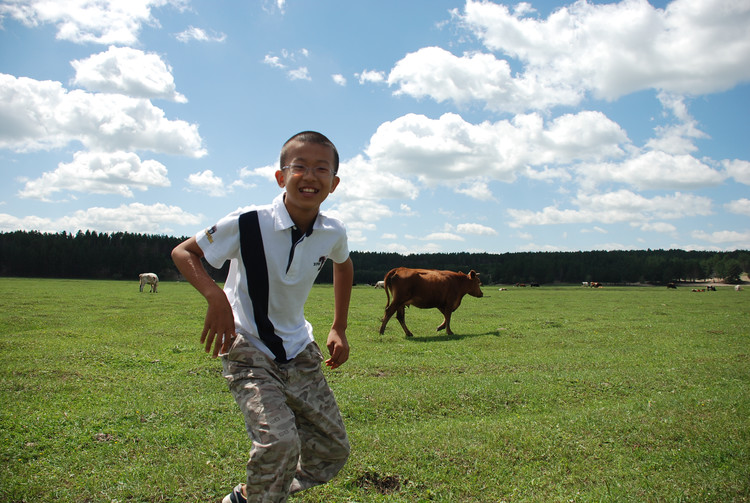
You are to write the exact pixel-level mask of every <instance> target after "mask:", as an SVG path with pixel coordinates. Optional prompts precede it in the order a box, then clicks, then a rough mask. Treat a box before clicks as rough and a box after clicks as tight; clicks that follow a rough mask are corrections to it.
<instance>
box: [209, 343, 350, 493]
mask: <svg viewBox="0 0 750 503" xmlns="http://www.w3.org/2000/svg"><path fill="white" fill-rule="evenodd" d="M237 337H238V340H237V341H235V343H234V345H233V346H232V349H231V350H230V351H229V353H228V354H227V355H225V356H223V357H222V361H223V365H224V377H225V378H226V379H227V381H228V383H229V389H230V390H231V392H232V394H233V395H234V399H235V400H236V401H237V404H238V405H239V407H240V410H241V411H242V413H243V415H244V416H245V425H246V427H247V433H248V436H249V437H250V439H251V440H252V442H253V445H252V448H251V450H250V459H249V460H248V462H247V500H248V503H250V502H263V503H267V502H284V501H286V499H287V497H288V496H289V494H292V493H295V492H297V491H302V490H304V489H308V488H310V487H313V486H316V485H319V484H324V483H326V482H328V481H329V480H331V479H332V478H333V477H334V476H335V475H336V474H337V473H338V472H339V470H341V468H342V467H343V466H344V464H345V463H346V459H347V458H348V456H349V440H348V439H347V435H346V430H345V429H344V422H343V420H342V418H341V413H340V412H339V408H338V405H337V404H336V400H335V398H334V396H333V392H332V391H331V389H330V388H329V387H328V383H327V382H326V380H325V377H324V376H323V372H321V362H322V361H323V355H322V354H321V352H320V348H318V345H317V344H315V343H314V342H312V343H310V344H309V345H308V346H307V348H305V350H304V351H302V353H300V354H299V355H298V356H297V357H296V358H294V359H293V360H292V361H290V362H289V363H286V364H278V363H276V362H275V361H273V360H271V359H270V358H268V356H266V355H265V354H264V353H262V352H261V351H259V350H257V349H256V348H255V347H253V345H252V344H251V343H249V342H247V341H246V340H245V339H244V338H243V337H242V336H241V335H238V336H237Z"/></svg>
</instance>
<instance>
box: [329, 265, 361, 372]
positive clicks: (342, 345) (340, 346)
mask: <svg viewBox="0 0 750 503" xmlns="http://www.w3.org/2000/svg"><path fill="white" fill-rule="evenodd" d="M353 282H354V265H353V264H352V259H351V258H348V259H346V261H345V262H342V263H340V264H337V263H335V262H334V264H333V298H334V313H333V325H332V326H331V331H330V332H329V333H328V341H327V342H326V346H327V347H328V352H329V353H330V355H331V357H330V358H329V359H328V360H326V365H328V366H329V367H331V368H332V369H335V368H336V367H338V366H340V365H342V364H343V363H344V362H346V360H348V359H349V342H348V341H347V340H346V325H347V323H348V321H347V320H348V318H349V300H350V299H351V296H352V283H353Z"/></svg>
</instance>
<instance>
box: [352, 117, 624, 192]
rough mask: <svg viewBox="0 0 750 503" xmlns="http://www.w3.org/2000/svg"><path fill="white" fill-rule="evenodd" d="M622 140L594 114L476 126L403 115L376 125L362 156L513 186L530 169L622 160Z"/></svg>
mask: <svg viewBox="0 0 750 503" xmlns="http://www.w3.org/2000/svg"><path fill="white" fill-rule="evenodd" d="M584 130H585V132H582V131H584ZM626 140H627V137H626V135H625V133H624V132H623V131H622V130H621V129H620V127H619V126H618V125H617V124H615V123H614V122H612V121H611V120H609V119H608V118H607V117H606V116H605V115H604V114H601V113H599V112H581V113H579V114H571V115H565V116H562V117H559V118H557V119H555V120H553V121H552V122H550V123H548V124H545V123H544V120H543V119H542V117H541V116H539V115H538V114H529V115H519V116H516V117H515V118H514V119H513V120H512V121H507V120H503V121H498V122H494V123H491V122H483V123H481V124H471V123H468V122H466V121H464V120H463V119H462V118H461V117H460V116H458V115H456V114H451V113H447V114H444V115H442V116H441V117H440V118H439V119H436V120H433V119H429V118H427V117H425V116H424V115H416V114H408V115H405V116H402V117H399V118H398V119H395V120H393V121H390V122H385V123H383V124H381V125H380V127H379V128H378V129H377V131H376V132H375V134H374V135H373V136H372V138H371V139H370V144H369V146H368V147H367V150H366V153H367V155H369V156H370V158H371V159H372V162H373V163H374V164H375V165H377V166H378V168H379V169H383V170H387V171H390V172H393V173H399V174H400V175H402V176H404V175H413V176H417V177H418V178H419V179H420V180H421V181H423V182H424V183H431V184H435V183H441V182H445V183H450V184H451V185H454V184H455V180H464V179H466V178H474V179H483V178H487V179H491V180H497V181H502V182H512V181H514V180H515V179H516V176H517V175H519V174H521V175H523V174H526V173H528V167H529V166H534V165H536V166H545V165H546V164H555V163H567V162H572V161H575V160H595V159H606V158H608V157H610V156H621V155H622V153H623V151H622V149H621V148H620V146H619V144H620V143H622V142H625V141H626ZM561 176H563V175H561V174H558V175H557V177H561Z"/></svg>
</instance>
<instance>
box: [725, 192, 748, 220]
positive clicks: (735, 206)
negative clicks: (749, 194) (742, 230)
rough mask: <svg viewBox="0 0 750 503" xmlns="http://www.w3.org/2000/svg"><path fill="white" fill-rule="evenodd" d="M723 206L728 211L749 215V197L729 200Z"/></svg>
mask: <svg viewBox="0 0 750 503" xmlns="http://www.w3.org/2000/svg"><path fill="white" fill-rule="evenodd" d="M724 207H725V208H726V209H727V211H729V212H730V213H735V214H737V215H745V216H748V217H750V199H747V198H744V197H743V198H742V199H737V200H736V201H730V202H728V203H727V204H725V205H724Z"/></svg>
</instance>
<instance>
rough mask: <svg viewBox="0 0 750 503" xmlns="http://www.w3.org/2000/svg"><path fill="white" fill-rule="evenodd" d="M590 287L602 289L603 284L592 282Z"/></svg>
mask: <svg viewBox="0 0 750 503" xmlns="http://www.w3.org/2000/svg"><path fill="white" fill-rule="evenodd" d="M589 286H590V287H591V288H601V287H602V284H601V283H599V282H597V281H592V282H590V283H589Z"/></svg>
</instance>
